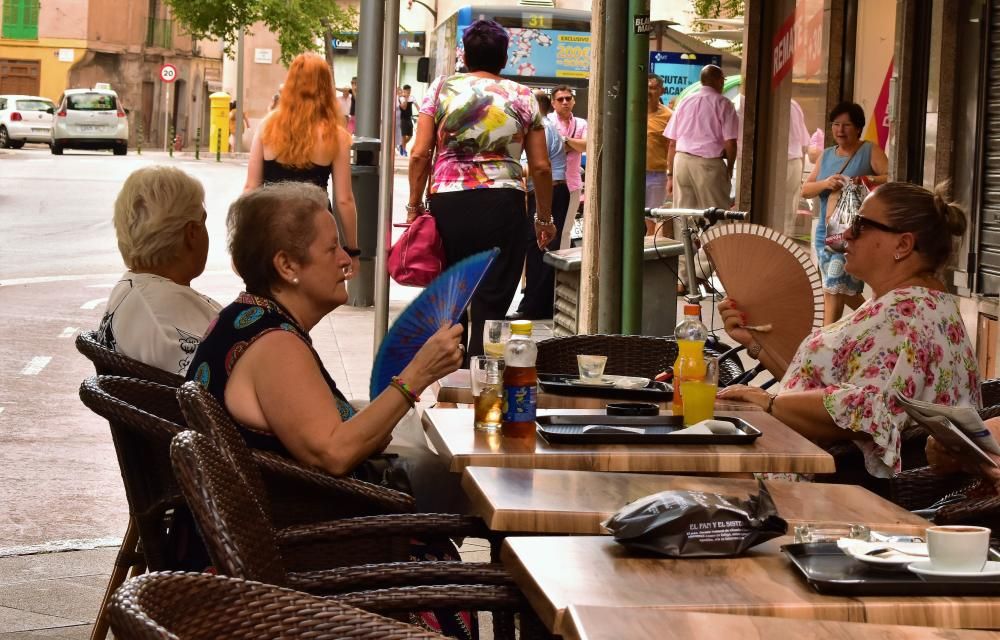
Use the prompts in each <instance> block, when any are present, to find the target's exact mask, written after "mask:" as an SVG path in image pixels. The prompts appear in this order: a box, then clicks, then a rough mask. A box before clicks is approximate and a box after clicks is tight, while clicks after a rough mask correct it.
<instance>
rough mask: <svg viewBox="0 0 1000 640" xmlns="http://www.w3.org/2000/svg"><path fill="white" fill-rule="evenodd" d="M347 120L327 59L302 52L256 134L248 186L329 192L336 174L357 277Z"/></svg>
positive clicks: (346, 243) (344, 229)
mask: <svg viewBox="0 0 1000 640" xmlns="http://www.w3.org/2000/svg"><path fill="white" fill-rule="evenodd" d="M343 121H344V119H343V116H342V114H341V113H340V110H339V108H338V106H337V99H336V94H335V93H334V82H333V71H332V70H331V69H330V67H329V66H328V65H327V64H326V60H324V59H323V58H322V57H321V56H318V55H316V54H314V53H303V54H301V55H299V56H297V57H296V58H295V60H293V61H292V65H291V67H289V69H288V77H287V78H286V79H285V83H284V85H282V87H281V97H280V98H279V100H278V106H277V107H276V108H275V109H274V110H273V111H271V112H270V113H268V114H267V116H266V117H265V118H264V121H263V122H262V123H261V126H260V127H259V128H258V129H257V134H256V135H255V136H254V140H253V146H252V147H251V148H250V163H249V165H248V166H247V181H246V186H244V188H243V190H244V191H248V190H250V189H254V188H256V187H259V186H260V185H262V184H267V183H273V182H309V183H312V184H315V185H316V186H318V187H320V188H321V189H323V190H324V191H329V181H330V176H331V175H332V176H333V187H334V193H336V194H337V212H338V213H339V214H340V221H341V225H342V226H341V231H342V233H343V242H344V250H345V251H346V252H347V254H348V255H349V256H350V257H351V275H353V274H355V273H357V270H358V257H359V256H360V255H361V252H360V251H359V250H358V225H357V219H358V213H357V208H356V207H355V204H354V194H353V192H352V190H351V167H350V153H351V134H350V133H348V132H347V130H346V129H344V127H343V124H342V123H343ZM330 211H333V206H332V205H330Z"/></svg>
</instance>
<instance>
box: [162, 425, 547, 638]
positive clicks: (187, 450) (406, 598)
mask: <svg viewBox="0 0 1000 640" xmlns="http://www.w3.org/2000/svg"><path fill="white" fill-rule="evenodd" d="M170 454H171V459H172V461H173V463H174V470H175V473H176V476H177V480H178V483H179V484H180V486H181V490H182V491H183V492H184V495H185V497H186V498H187V500H188V504H189V506H190V507H191V511H192V513H193V514H194V516H195V520H196V521H197V523H198V528H199V530H200V531H201V534H202V537H203V539H204V541H205V544H206V546H207V547H208V551H209V555H210V556H211V557H212V561H213V564H214V566H215V568H216V569H217V570H218V571H219V572H220V573H222V574H225V575H232V576H234V577H239V578H244V579H248V580H259V581H261V582H266V583H268V584H275V585H278V586H284V587H289V588H293V589H298V590H301V591H306V592H308V593H313V594H317V595H328V596H334V595H335V596H336V597H337V598H338V599H340V600H341V601H343V602H346V603H348V604H352V605H354V606H359V607H361V608H363V609H366V610H370V611H374V612H376V613H383V614H387V615H401V614H405V613H410V612H415V611H421V610H431V609H439V610H440V609H444V610H455V609H459V608H466V609H477V610H485V611H495V612H497V613H500V614H502V615H501V616H500V617H501V618H505V617H506V616H505V615H503V614H509V613H511V612H512V611H515V610H519V611H522V612H526V611H527V609H525V601H524V599H523V597H522V596H521V595H520V592H519V591H518V590H517V588H516V587H515V586H513V582H512V580H511V578H510V576H509V574H508V573H507V572H506V571H505V570H504V569H503V568H502V567H499V566H496V565H491V564H473V563H466V562H451V561H438V562H388V563H383V564H366V565H360V566H351V567H341V568H337V569H333V570H329V571H308V572H293V571H289V570H288V565H287V564H286V561H285V557H284V554H285V553H286V552H287V553H294V552H295V548H296V545H298V544H303V545H309V549H310V553H311V554H312V557H313V560H314V562H315V563H318V564H320V565H321V566H332V565H333V563H334V562H336V561H337V560H339V557H340V556H341V555H342V554H344V553H345V549H346V548H348V547H350V548H351V549H350V550H351V551H353V550H354V549H357V548H359V545H366V547H367V548H366V549H364V550H363V551H362V552H360V553H357V552H355V553H348V554H347V555H349V556H352V557H353V558H354V560H355V564H357V562H358V561H363V560H364V559H365V558H368V557H371V555H376V556H377V555H386V554H385V552H384V551H383V552H382V553H381V554H380V553H379V552H378V551H377V550H376V549H377V547H378V546H380V545H381V546H390V547H398V545H399V544H400V543H408V540H409V536H413V537H428V536H433V535H452V536H454V535H476V534H478V533H479V531H480V526H481V525H479V524H478V523H477V522H476V521H475V520H474V519H468V518H464V517H462V516H450V515H437V514H397V515H392V516H367V517H359V518H350V519H344V520H339V521H334V522H330V523H325V524H315V525H305V526H302V527H296V528H292V529H286V530H284V531H282V532H280V533H277V532H275V531H274V528H273V526H272V524H271V521H270V518H269V517H268V514H267V511H266V510H265V509H264V508H263V507H262V506H261V504H260V502H259V501H257V500H256V499H255V498H254V497H253V495H252V494H251V493H250V491H249V488H248V486H247V485H246V484H244V482H243V481H242V479H241V476H240V473H239V472H238V471H237V470H236V468H235V467H234V466H233V463H232V460H231V459H230V458H227V457H226V456H224V455H223V454H222V453H221V452H220V450H219V449H218V448H217V447H216V446H214V445H213V444H212V442H211V441H210V440H209V438H208V437H206V436H204V435H202V434H198V433H195V432H193V431H187V432H184V433H182V434H180V435H178V436H177V437H175V438H174V441H173V443H172V444H171V450H170ZM456 519H457V520H458V522H463V521H465V522H470V523H471V526H470V528H469V529H468V530H465V531H463V530H462V528H461V527H460V526H456ZM403 532H406V535H407V536H408V537H403ZM383 536H388V537H389V538H390V539H393V541H392V542H390V543H389V544H388V545H387V544H386V542H385V538H384V537H383ZM379 538H382V540H379ZM279 540H280V541H281V542H282V543H283V544H282V546H281V551H279V549H278V543H279ZM321 542H323V543H325V545H324V546H320V545H318V544H317V543H321ZM338 547H339V549H338ZM324 549H327V550H329V551H330V553H332V554H333V555H334V556H335V558H334V560H333V561H332V562H331V561H329V560H327V559H325V558H323V557H318V556H320V555H321V554H322V553H323V550H324ZM400 551H401V549H397V550H395V551H394V552H391V553H389V554H388V555H390V556H396V557H399V554H400ZM414 585H419V586H414ZM359 590H366V591H360V592H359ZM371 590H375V591H371ZM352 592H354V593H352ZM529 620H530V621H531V622H528V624H527V625H526V626H522V633H523V632H525V631H526V630H533V629H535V628H537V627H536V624H535V623H534V618H533V614H532V615H527V616H525V615H522V625H524V624H525V622H527V621H529ZM495 631H497V632H498V633H499V635H502V636H507V637H511V638H512V637H513V628H512V626H510V627H506V628H501V629H495Z"/></svg>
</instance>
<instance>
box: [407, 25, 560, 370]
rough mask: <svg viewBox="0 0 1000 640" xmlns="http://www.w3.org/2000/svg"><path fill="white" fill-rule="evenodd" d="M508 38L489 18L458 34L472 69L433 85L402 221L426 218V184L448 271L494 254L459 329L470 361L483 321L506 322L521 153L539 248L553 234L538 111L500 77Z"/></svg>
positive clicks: (520, 212) (515, 256)
mask: <svg viewBox="0 0 1000 640" xmlns="http://www.w3.org/2000/svg"><path fill="white" fill-rule="evenodd" d="M509 40H510V38H509V36H508V34H507V32H506V31H505V30H504V28H503V27H501V26H500V25H499V24H497V23H496V22H493V21H492V20H478V21H476V22H474V23H473V24H472V25H471V26H469V28H468V29H466V30H465V33H464V34H463V35H462V42H463V45H464V57H465V64H466V66H467V67H468V69H469V71H468V73H457V74H455V75H453V76H449V77H447V78H445V77H440V78H438V79H437V80H435V81H434V82H433V83H432V84H431V87H430V89H429V90H428V91H427V97H426V98H424V102H423V104H422V105H421V106H420V115H419V118H418V120H417V131H416V138H415V139H414V143H413V150H412V151H411V152H410V202H409V204H408V205H406V212H407V218H408V219H409V220H410V221H413V220H414V219H416V217H417V216H419V215H421V214H422V213H424V204H423V203H422V199H423V195H424V190H425V189H426V188H427V183H428V179H430V189H429V194H430V195H429V198H428V201H429V207H430V213H431V215H433V216H434V221H435V222H436V223H437V228H438V232H439V233H440V235H441V240H442V242H443V243H444V251H445V259H446V261H447V264H448V265H450V264H454V263H455V262H458V261H459V260H461V259H462V258H465V257H467V256H470V255H472V254H474V253H478V252H480V251H485V250H487V249H490V248H493V247H499V248H500V255H499V256H498V257H497V259H496V261H495V262H494V263H493V266H492V267H491V268H490V271H489V272H488V273H487V274H486V277H485V278H484V279H483V282H482V283H481V284H480V285H479V288H478V289H477V290H476V294H475V296H473V298H472V303H471V305H470V308H469V315H470V320H471V322H468V321H467V322H464V323H463V324H464V325H465V329H466V336H464V338H466V339H467V340H468V350H467V352H468V354H469V355H470V356H474V355H479V354H481V353H482V352H483V325H484V324H485V321H486V320H496V319H502V318H503V317H504V316H505V315H506V313H507V309H508V308H509V307H510V303H511V300H513V298H514V291H515V289H516V287H517V283H518V280H519V279H520V277H521V268H522V267H523V266H524V255H525V251H526V249H527V246H526V244H525V242H524V237H525V236H526V235H527V227H528V226H530V225H531V224H532V221H530V220H528V217H527V209H526V202H525V186H524V175H523V171H522V169H521V163H520V158H521V150H522V149H523V150H524V152H525V153H526V154H527V156H528V169H529V171H530V172H531V178H532V180H533V181H534V184H535V198H536V202H537V213H536V215H535V218H534V221H533V223H534V228H535V236H536V239H537V241H538V246H539V247H545V246H547V245H548V244H549V242H551V241H552V239H553V238H554V237H555V235H556V228H555V225H554V224H553V222H552V170H551V168H550V166H549V156H548V152H547V150H546V146H545V131H544V129H543V127H542V119H541V115H540V114H539V111H538V103H537V102H536V101H535V98H534V96H533V95H532V93H531V89H530V88H528V87H526V86H524V85H520V84H518V83H516V82H513V81H511V80H506V79H504V78H501V77H500V75H499V74H500V70H501V69H503V67H504V65H505V64H506V63H507V43H508V42H509ZM435 152H436V158H435V160H434V163H433V167H432V166H431V157H432V156H433V155H435ZM446 266H447V265H446Z"/></svg>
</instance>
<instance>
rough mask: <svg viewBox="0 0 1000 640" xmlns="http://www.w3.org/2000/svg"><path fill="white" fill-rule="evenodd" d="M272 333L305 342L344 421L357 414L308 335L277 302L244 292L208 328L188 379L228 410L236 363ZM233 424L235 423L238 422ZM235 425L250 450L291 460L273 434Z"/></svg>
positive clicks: (189, 371) (190, 367) (190, 368)
mask: <svg viewBox="0 0 1000 640" xmlns="http://www.w3.org/2000/svg"><path fill="white" fill-rule="evenodd" d="M272 331H288V332H290V333H292V334H293V335H295V336H297V337H298V338H300V339H301V340H302V341H303V342H305V343H306V345H307V346H308V347H309V350H310V351H311V352H312V354H313V357H315V358H316V364H318V365H319V370H320V373H322V374H323V379H324V380H326V384H327V385H328V386H329V387H330V393H332V394H333V396H334V398H335V400H336V402H337V409H338V410H339V411H340V418H341V419H342V420H348V419H349V418H351V417H352V416H353V415H354V414H355V413H356V411H355V410H354V407H352V406H351V404H350V403H349V402H348V401H347V398H345V397H344V394H342V393H341V392H340V390H339V389H337V383H336V382H334V381H333V378H332V377H330V374H329V372H327V370H326V367H324V366H323V362H322V360H320V358H319V354H317V353H316V350H315V349H313V346H312V339H311V338H310V337H309V334H308V333H306V332H305V330H303V329H302V327H300V326H299V324H298V323H297V322H296V321H295V320H294V319H293V318H292V315H291V314H290V313H288V312H287V311H285V309H284V308H282V306H281V305H279V304H278V303H277V302H275V301H274V300H271V299H270V298H264V297H261V296H255V295H252V294H249V293H241V294H240V295H239V297H237V298H236V300H235V301H234V302H233V303H232V304H230V305H229V306H227V307H226V308H225V309H223V310H222V311H221V312H219V317H218V318H217V319H216V320H215V321H214V322H213V323H212V324H210V325H209V327H208V330H207V331H206V332H205V337H204V338H203V339H202V341H201V344H200V345H199V346H198V350H197V351H195V354H194V359H193V360H192V361H191V365H190V366H189V367H188V370H187V379H188V380H195V381H197V382H198V383H199V384H200V385H201V386H203V387H205V389H207V390H208V392H209V393H211V394H212V396H214V397H215V399H216V400H218V401H219V405H220V406H222V407H225V406H226V383H228V382H229V374H230V372H232V370H233V367H234V366H236V362H237V361H238V360H239V359H240V357H241V356H242V355H243V354H244V353H246V350H247V349H248V348H249V347H250V346H251V345H252V344H253V343H254V341H255V340H257V339H258V338H260V337H261V336H263V335H266V334H268V333H270V332H272ZM233 421H234V422H236V420H235V419H234V420H233ZM236 426H237V428H238V429H239V431H240V433H241V434H242V435H243V439H244V440H246V443H247V446H249V447H250V448H252V449H263V450H265V451H273V452H275V453H277V454H279V455H283V456H285V457H289V458H290V457H292V456H291V454H289V452H288V450H287V449H286V448H285V446H284V445H283V444H281V441H280V440H278V438H277V436H275V435H274V434H273V433H271V432H268V431H262V430H258V429H254V428H251V427H247V426H244V425H241V424H239V423H238V422H236Z"/></svg>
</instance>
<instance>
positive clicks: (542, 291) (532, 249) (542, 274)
mask: <svg viewBox="0 0 1000 640" xmlns="http://www.w3.org/2000/svg"><path fill="white" fill-rule="evenodd" d="M568 207H569V187H567V186H566V183H565V182H563V183H561V184H556V185H552V220H553V221H554V222H555V223H556V237H555V239H554V240H553V241H552V242H553V243H555V246H554V247H553V245H552V244H550V245H549V246H550V247H553V248H556V249H558V248H559V238H561V237H562V232H563V226H564V225H565V224H566V209H567V208H568ZM534 217H535V192H534V191H532V192H530V193H528V218H529V219H533V218H534ZM527 247H528V250H527V254H526V255H525V258H524V298H522V299H521V304H519V305H518V306H517V310H518V312H519V313H523V314H524V315H525V316H527V317H528V318H551V317H552V301H553V296H554V295H555V288H556V270H555V269H553V268H552V266H551V265H547V264H545V262H544V261H543V260H542V257H543V256H544V255H545V254H544V253H542V250H541V249H539V248H538V242H537V241H536V239H535V225H534V223H532V225H531V228H530V229H528V235H527Z"/></svg>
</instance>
